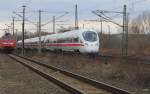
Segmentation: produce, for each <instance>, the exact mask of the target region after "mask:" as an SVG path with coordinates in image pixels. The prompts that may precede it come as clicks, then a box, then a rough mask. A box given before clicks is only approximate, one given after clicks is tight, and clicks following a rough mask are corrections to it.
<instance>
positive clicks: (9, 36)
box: [3, 33, 13, 40]
mask: <svg viewBox="0 0 150 94" xmlns="http://www.w3.org/2000/svg"><path fill="white" fill-rule="evenodd" d="M3 38H4V40H12V39H13V37H12V35H11V34H9V33H6V34H5V35H4V37H3Z"/></svg>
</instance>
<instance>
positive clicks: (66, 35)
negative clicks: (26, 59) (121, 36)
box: [18, 29, 96, 43]
mask: <svg viewBox="0 0 150 94" xmlns="http://www.w3.org/2000/svg"><path fill="white" fill-rule="evenodd" d="M84 31H93V32H96V31H95V30H93V29H79V30H72V31H67V32H64V33H56V34H52V35H45V36H41V41H46V40H47V39H50V40H55V39H63V38H75V37H78V36H79V34H80V33H83V32H84ZM38 41H39V37H35V38H29V39H25V43H28V42H38ZM21 42H22V40H20V41H18V43H21Z"/></svg>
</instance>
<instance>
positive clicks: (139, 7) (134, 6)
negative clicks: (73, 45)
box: [0, 0, 150, 28]
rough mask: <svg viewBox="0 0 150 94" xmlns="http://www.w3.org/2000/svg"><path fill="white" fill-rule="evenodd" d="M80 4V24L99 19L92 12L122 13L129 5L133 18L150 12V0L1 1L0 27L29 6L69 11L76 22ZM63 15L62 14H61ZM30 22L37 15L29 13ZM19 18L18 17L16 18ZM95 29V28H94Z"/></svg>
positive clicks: (29, 9)
mask: <svg viewBox="0 0 150 94" xmlns="http://www.w3.org/2000/svg"><path fill="white" fill-rule="evenodd" d="M76 3H77V4H78V10H79V22H80V21H83V20H86V19H97V16H95V15H93V14H92V13H91V11H93V10H97V9H101V10H110V11H111V10H113V11H122V6H123V4H127V7H128V12H130V13H131V15H132V16H135V15H138V14H140V13H142V12H143V11H145V10H150V7H149V6H150V0H1V1H0V12H1V13H0V27H1V28H4V25H5V24H9V22H10V21H11V19H12V18H11V17H12V16H16V15H14V14H13V13H12V12H13V11H22V7H21V6H22V5H23V4H25V5H26V6H27V9H26V11H32V10H39V9H42V10H45V11H58V12H59V11H67V12H69V14H68V15H67V16H66V17H65V18H66V19H67V20H68V19H69V20H70V19H71V20H74V5H75V4H76ZM52 15H54V14H51V15H50V14H49V15H48V14H46V13H45V14H43V22H46V20H49V19H50V18H51V16H52ZM57 15H58V14H57ZM59 15H61V14H59ZM27 16H28V17H30V20H33V18H34V20H36V19H35V18H37V17H38V16H37V13H28V14H27ZM16 17H17V16H16ZM93 28H94V26H93Z"/></svg>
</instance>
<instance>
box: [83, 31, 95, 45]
mask: <svg viewBox="0 0 150 94" xmlns="http://www.w3.org/2000/svg"><path fill="white" fill-rule="evenodd" d="M83 38H84V40H86V41H90V42H94V41H97V34H96V33H95V32H92V31H86V32H84V33H83Z"/></svg>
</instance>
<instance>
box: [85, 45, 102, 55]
mask: <svg viewBox="0 0 150 94" xmlns="http://www.w3.org/2000/svg"><path fill="white" fill-rule="evenodd" d="M86 52H87V53H98V52H99V44H98V43H89V44H88V45H86Z"/></svg>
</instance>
